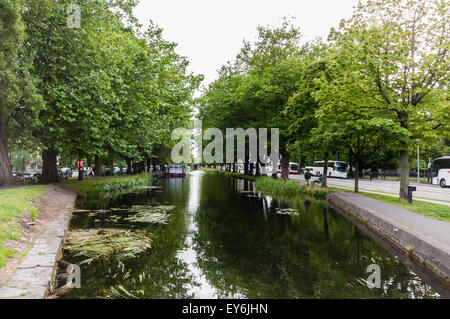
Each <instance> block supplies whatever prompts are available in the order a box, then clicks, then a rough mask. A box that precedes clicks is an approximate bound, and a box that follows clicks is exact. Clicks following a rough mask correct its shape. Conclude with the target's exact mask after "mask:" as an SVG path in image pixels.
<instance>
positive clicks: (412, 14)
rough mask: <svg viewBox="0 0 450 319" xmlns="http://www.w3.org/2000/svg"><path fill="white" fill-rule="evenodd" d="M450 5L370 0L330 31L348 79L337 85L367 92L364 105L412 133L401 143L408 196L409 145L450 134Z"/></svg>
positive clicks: (436, 1)
mask: <svg viewBox="0 0 450 319" xmlns="http://www.w3.org/2000/svg"><path fill="white" fill-rule="evenodd" d="M449 6H450V4H449V3H448V1H443V0H433V1H424V0H369V1H367V3H365V4H362V3H359V4H358V6H357V8H356V10H355V12H354V15H353V17H352V18H351V19H349V20H347V21H343V22H342V23H341V26H340V29H339V31H337V32H334V31H333V32H332V33H331V34H330V39H331V40H333V42H334V44H335V45H336V47H337V49H338V50H339V52H340V53H339V55H338V56H337V63H338V64H339V65H340V66H341V67H342V68H341V70H342V71H343V72H345V73H343V76H344V77H345V78H346V79H347V80H346V81H344V82H345V83H335V85H336V86H338V87H339V88H342V89H343V90H345V91H346V92H349V91H350V90H351V91H353V92H355V93H356V92H358V94H359V93H360V94H362V95H363V96H364V97H365V98H364V101H365V103H358V105H357V107H358V108H360V109H366V110H367V111H371V110H374V111H376V112H383V113H385V114H386V116H388V117H390V118H392V119H395V121H396V124H397V125H398V126H399V127H400V128H402V129H404V130H405V131H406V132H407V133H408V134H403V135H402V137H403V138H402V139H401V140H400V141H399V142H400V143H399V145H398V151H399V162H400V173H401V182H400V199H402V200H406V199H407V193H408V183H409V151H408V149H409V144H411V143H412V142H413V141H415V140H417V139H421V140H427V141H434V140H435V139H436V137H437V136H438V135H439V131H442V132H447V133H448V123H449V122H448V114H449V113H450V112H449V103H448V100H447V99H448V98H446V97H447V96H448V93H447V90H448V84H449V83H448V75H449V66H450V62H449V59H448V56H449V54H448V51H449V48H450V41H449V38H448V26H449V25H450V24H449V22H450V21H449V17H450V16H449V12H450V11H449ZM349 96H350V95H349ZM445 130H446V131H445Z"/></svg>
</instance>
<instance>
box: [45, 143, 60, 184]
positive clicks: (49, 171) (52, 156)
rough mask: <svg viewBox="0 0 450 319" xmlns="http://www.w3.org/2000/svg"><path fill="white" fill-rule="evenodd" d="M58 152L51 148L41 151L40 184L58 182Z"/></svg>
mask: <svg viewBox="0 0 450 319" xmlns="http://www.w3.org/2000/svg"><path fill="white" fill-rule="evenodd" d="M57 155H58V152H57V151H55V150H54V149H53V148H49V149H47V150H43V151H42V178H41V182H42V183H44V184H47V183H57V182H58V172H57V168H56V164H57V159H56V157H57Z"/></svg>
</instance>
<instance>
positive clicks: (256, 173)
mask: <svg viewBox="0 0 450 319" xmlns="http://www.w3.org/2000/svg"><path fill="white" fill-rule="evenodd" d="M255 176H256V177H259V176H261V162H260V161H259V159H258V161H257V162H256V172H255Z"/></svg>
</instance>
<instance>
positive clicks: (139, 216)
mask: <svg viewBox="0 0 450 319" xmlns="http://www.w3.org/2000/svg"><path fill="white" fill-rule="evenodd" d="M174 208H175V206H166V205H159V206H150V205H135V206H133V207H131V209H130V210H131V211H137V213H136V214H133V215H131V216H129V217H127V218H125V220H127V221H129V222H132V223H149V224H167V222H168V220H169V217H170V212H171V211H172V210H173V209H174Z"/></svg>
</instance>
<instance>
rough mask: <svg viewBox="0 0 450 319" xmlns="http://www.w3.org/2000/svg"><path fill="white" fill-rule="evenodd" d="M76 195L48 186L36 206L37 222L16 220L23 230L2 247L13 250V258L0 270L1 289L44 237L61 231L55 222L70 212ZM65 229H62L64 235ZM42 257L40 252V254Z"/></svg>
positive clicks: (61, 225)
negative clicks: (37, 212)
mask: <svg viewBox="0 0 450 319" xmlns="http://www.w3.org/2000/svg"><path fill="white" fill-rule="evenodd" d="M75 199H76V194H75V192H73V191H71V190H66V189H61V188H59V187H56V186H49V187H48V188H46V190H45V194H44V196H43V198H42V200H41V201H40V202H39V203H37V207H39V214H38V218H37V219H36V221H35V222H30V216H29V214H27V213H26V214H24V216H22V217H20V218H17V219H16V221H17V222H18V223H19V225H20V227H21V228H22V233H20V234H19V236H18V239H17V240H15V241H8V242H7V243H6V244H5V246H6V247H7V248H11V249H14V250H16V251H17V252H16V254H15V256H14V258H10V259H7V260H6V266H5V267H3V268H0V287H5V286H7V285H8V284H10V283H11V278H13V277H14V275H15V274H16V273H17V272H18V270H20V268H21V264H23V262H24V261H26V260H27V258H28V257H29V256H30V254H32V253H33V248H35V246H36V242H37V241H38V240H40V239H42V237H43V236H47V235H48V234H51V233H52V231H58V232H59V231H61V229H53V228H60V227H64V223H60V222H58V220H60V219H61V217H62V215H65V216H66V215H68V214H69V213H71V212H72V210H73V207H74V204H75ZM65 230H66V229H63V230H62V231H63V233H64V232H65ZM39 255H41V252H39Z"/></svg>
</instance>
